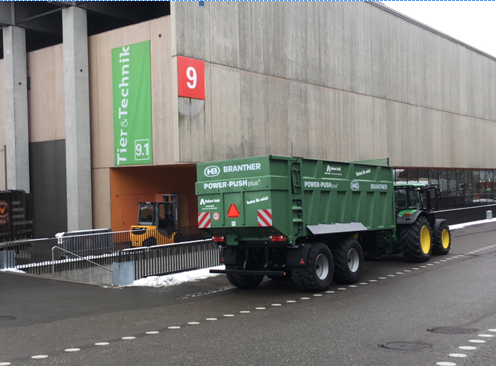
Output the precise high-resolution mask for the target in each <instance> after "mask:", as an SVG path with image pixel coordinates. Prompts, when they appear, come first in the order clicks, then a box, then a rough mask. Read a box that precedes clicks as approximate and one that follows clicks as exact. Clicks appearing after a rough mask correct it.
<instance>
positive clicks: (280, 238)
mask: <svg viewBox="0 0 496 366" xmlns="http://www.w3.org/2000/svg"><path fill="white" fill-rule="evenodd" d="M270 241H286V237H285V236H284V235H271V236H270Z"/></svg>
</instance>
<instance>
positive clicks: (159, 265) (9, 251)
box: [0, 228, 219, 284]
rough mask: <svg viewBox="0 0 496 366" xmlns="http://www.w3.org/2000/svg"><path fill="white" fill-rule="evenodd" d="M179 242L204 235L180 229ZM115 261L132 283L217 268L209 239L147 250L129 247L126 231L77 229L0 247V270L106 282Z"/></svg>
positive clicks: (216, 256)
mask: <svg viewBox="0 0 496 366" xmlns="http://www.w3.org/2000/svg"><path fill="white" fill-rule="evenodd" d="M179 232H180V233H181V235H182V236H181V238H198V237H200V238H201V237H202V236H203V237H205V234H203V233H201V232H199V231H198V229H197V228H193V229H189V228H182V230H180V231H179ZM116 262H120V263H122V262H133V266H134V279H135V280H137V279H140V278H143V277H147V276H152V275H166V274H172V273H177V272H183V271H189V270H194V269H200V268H207V267H212V266H216V265H218V264H219V248H218V247H217V245H216V244H214V243H213V242H212V240H211V239H200V240H190V241H184V242H180V243H173V244H164V245H157V246H152V247H136V248H132V247H131V240H130V232H129V231H122V232H112V231H109V230H104V231H102V230H98V231H91V230H88V231H78V232H72V233H67V234H66V233H64V235H58V236H57V238H44V239H32V240H26V241H22V242H20V241H18V242H8V243H0V269H6V268H12V269H17V270H20V271H23V272H26V273H29V274H35V275H42V276H50V277H57V278H64V279H69V280H74V281H79V282H85V283H98V284H112V281H113V278H112V268H113V264H114V263H116Z"/></svg>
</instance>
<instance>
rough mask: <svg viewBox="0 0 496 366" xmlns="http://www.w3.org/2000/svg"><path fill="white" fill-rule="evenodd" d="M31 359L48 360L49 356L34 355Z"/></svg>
mask: <svg viewBox="0 0 496 366" xmlns="http://www.w3.org/2000/svg"><path fill="white" fill-rule="evenodd" d="M31 358H32V359H34V360H41V359H42V358H48V355H34V356H31Z"/></svg>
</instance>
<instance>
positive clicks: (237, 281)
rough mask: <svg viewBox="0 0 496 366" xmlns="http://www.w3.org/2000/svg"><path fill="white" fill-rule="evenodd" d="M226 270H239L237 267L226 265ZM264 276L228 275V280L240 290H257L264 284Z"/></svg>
mask: <svg viewBox="0 0 496 366" xmlns="http://www.w3.org/2000/svg"><path fill="white" fill-rule="evenodd" d="M226 269H228V270H229V269H239V267H238V266H237V265H226ZM263 278H264V276H261V275H260V276H253V275H244V274H234V273H227V279H228V280H229V282H231V284H232V285H233V286H236V287H239V288H255V287H257V286H258V285H260V283H262V281H263Z"/></svg>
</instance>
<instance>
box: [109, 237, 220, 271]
mask: <svg viewBox="0 0 496 366" xmlns="http://www.w3.org/2000/svg"><path fill="white" fill-rule="evenodd" d="M116 261H117V262H129V261H132V262H134V278H135V279H140V278H143V277H148V276H159V275H165V274H172V273H177V272H184V271H190V270H194V269H200V268H208V267H213V266H216V265H218V264H219V248H218V246H217V245H216V244H215V243H214V242H212V240H211V239H204V240H194V241H187V242H182V243H175V244H165V245H157V246H153V247H142V248H131V249H124V250H122V251H120V252H119V253H118V258H117V260H116Z"/></svg>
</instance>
